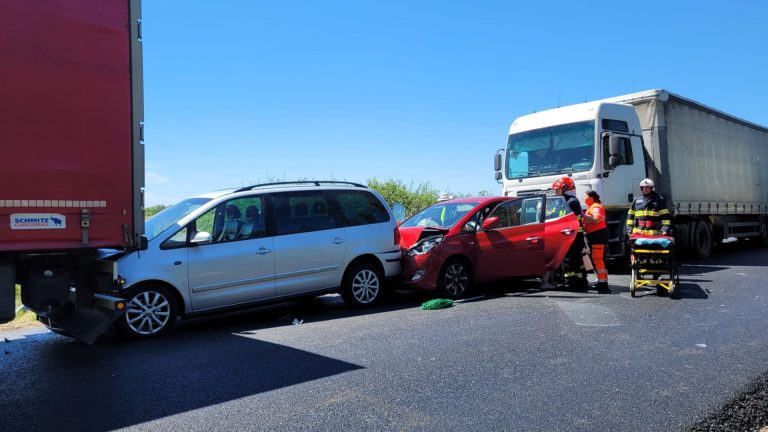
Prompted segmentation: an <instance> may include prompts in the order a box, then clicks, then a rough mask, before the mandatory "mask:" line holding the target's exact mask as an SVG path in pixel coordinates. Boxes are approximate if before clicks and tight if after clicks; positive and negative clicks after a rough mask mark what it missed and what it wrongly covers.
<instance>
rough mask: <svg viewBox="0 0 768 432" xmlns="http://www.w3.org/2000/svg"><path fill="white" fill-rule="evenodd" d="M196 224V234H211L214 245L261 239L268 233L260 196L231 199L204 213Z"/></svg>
mask: <svg viewBox="0 0 768 432" xmlns="http://www.w3.org/2000/svg"><path fill="white" fill-rule="evenodd" d="M194 223H195V232H196V233H197V232H201V231H205V232H208V233H211V236H212V237H213V243H221V242H227V241H233V240H246V239H250V238H259V237H263V236H265V235H266V233H267V230H266V226H265V224H264V201H263V199H262V198H261V197H260V196H249V197H242V198H235V199H231V200H229V201H227V202H225V203H223V204H219V205H218V206H216V207H215V208H212V209H210V210H208V211H207V212H205V213H203V214H202V215H201V216H200V217H198V218H197V219H196V220H195V222H194Z"/></svg>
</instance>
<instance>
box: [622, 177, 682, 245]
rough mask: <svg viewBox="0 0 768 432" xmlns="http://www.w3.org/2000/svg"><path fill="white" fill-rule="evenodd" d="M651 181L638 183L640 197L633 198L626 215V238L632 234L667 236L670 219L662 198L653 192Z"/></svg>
mask: <svg viewBox="0 0 768 432" xmlns="http://www.w3.org/2000/svg"><path fill="white" fill-rule="evenodd" d="M653 188H654V183H653V180H651V179H643V181H641V182H640V190H641V191H642V192H643V195H642V196H639V197H637V198H635V200H634V201H633V202H632V206H631V207H630V209H629V212H628V213H627V236H631V235H633V234H641V235H651V236H667V235H669V229H670V227H671V225H672V217H671V214H670V213H669V209H668V208H667V202H666V200H664V197H663V196H661V195H659V194H658V193H656V191H654V190H653Z"/></svg>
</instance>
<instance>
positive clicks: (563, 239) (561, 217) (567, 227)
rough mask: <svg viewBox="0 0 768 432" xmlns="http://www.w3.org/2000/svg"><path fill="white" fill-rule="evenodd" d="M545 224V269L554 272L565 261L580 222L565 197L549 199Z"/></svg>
mask: <svg viewBox="0 0 768 432" xmlns="http://www.w3.org/2000/svg"><path fill="white" fill-rule="evenodd" d="M546 209H547V210H546V212H545V222H544V245H545V246H544V249H545V258H544V261H545V263H544V267H545V268H546V270H547V271H554V270H556V269H557V268H558V267H560V264H561V263H562V262H563V259H565V254H566V253H567V252H568V249H569V248H570V247H571V244H573V240H574V239H575V238H576V233H577V232H578V229H579V221H578V220H577V219H576V215H574V214H573V212H571V211H570V210H569V209H568V208H567V207H566V205H565V199H564V198H563V197H560V196H558V197H547V198H546Z"/></svg>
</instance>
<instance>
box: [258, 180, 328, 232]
mask: <svg viewBox="0 0 768 432" xmlns="http://www.w3.org/2000/svg"><path fill="white" fill-rule="evenodd" d="M272 207H273V208H274V209H275V226H276V229H277V235H286V234H295V233H301V232H311V231H322V230H328V229H334V228H338V225H337V224H336V219H334V217H333V214H332V212H331V206H330V205H329V203H328V200H327V198H326V195H325V194H324V193H323V192H322V191H298V192H281V193H276V194H273V195H272Z"/></svg>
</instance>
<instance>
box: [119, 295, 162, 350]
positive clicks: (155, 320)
mask: <svg viewBox="0 0 768 432" xmlns="http://www.w3.org/2000/svg"><path fill="white" fill-rule="evenodd" d="M125 309H126V311H125V314H124V315H123V316H122V317H120V319H119V320H118V329H119V330H120V332H121V333H122V334H123V335H125V336H128V337H131V338H135V339H147V338H151V337H155V336H159V335H161V334H163V333H165V332H167V331H168V330H170V328H171V327H173V324H174V323H175V321H176V314H177V306H176V301H175V300H174V297H173V296H172V295H171V294H170V293H169V292H168V289H166V288H165V287H163V286H161V285H144V286H141V287H138V288H137V289H136V290H133V291H130V292H129V294H128V296H126V305H125Z"/></svg>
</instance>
